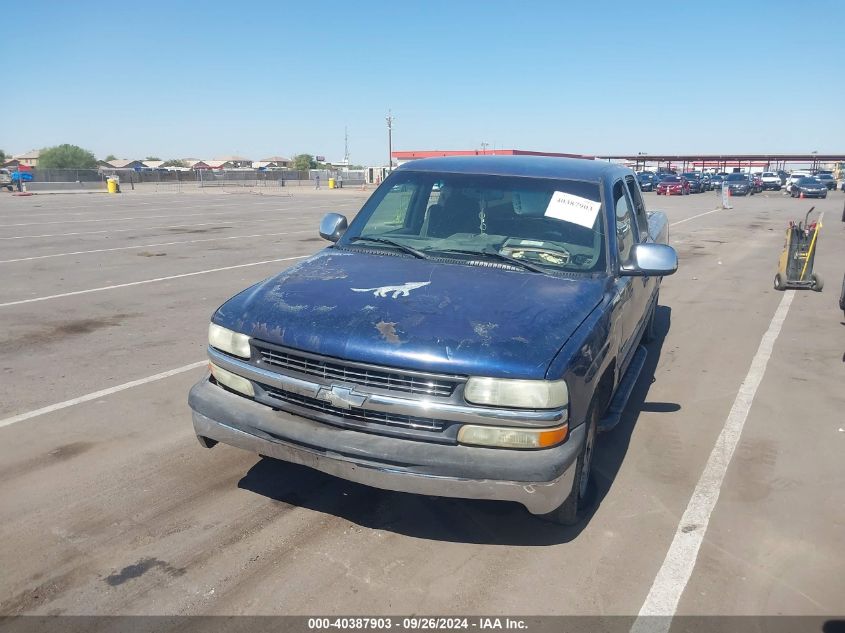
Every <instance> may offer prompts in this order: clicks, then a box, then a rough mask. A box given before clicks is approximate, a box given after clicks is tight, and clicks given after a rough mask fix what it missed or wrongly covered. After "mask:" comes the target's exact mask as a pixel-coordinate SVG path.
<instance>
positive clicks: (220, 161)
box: [200, 160, 229, 167]
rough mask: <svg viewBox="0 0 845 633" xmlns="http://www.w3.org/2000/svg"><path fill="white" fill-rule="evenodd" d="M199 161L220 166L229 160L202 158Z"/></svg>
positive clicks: (212, 165) (211, 165) (210, 165)
mask: <svg viewBox="0 0 845 633" xmlns="http://www.w3.org/2000/svg"><path fill="white" fill-rule="evenodd" d="M200 162H203V163H205V164H206V165H208V166H209V167H222V166H223V165H225V164H226V163H228V162H229V161H228V160H203V161H200Z"/></svg>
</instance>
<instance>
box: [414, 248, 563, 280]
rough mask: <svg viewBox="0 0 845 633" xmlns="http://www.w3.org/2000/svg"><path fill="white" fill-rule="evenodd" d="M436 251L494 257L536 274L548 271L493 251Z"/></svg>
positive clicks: (444, 249) (454, 249) (437, 250)
mask: <svg viewBox="0 0 845 633" xmlns="http://www.w3.org/2000/svg"><path fill="white" fill-rule="evenodd" d="M431 250H435V251H436V252H438V253H457V254H458V255H482V256H484V257H492V258H494V259H499V260H501V261H503V262H508V263H509V264H513V265H514V266H519V267H520V268H524V269H525V270H530V271H531V272H534V273H543V274H544V275H545V274H546V272H547V271H545V270H543V269H542V268H540V267H539V266H535V265H534V264H530V263H528V262H525V261H522V260H521V259H517V258H516V257H511V256H510V255H505V254H504V253H499V252H498V251H491V250H487V249H485V250H482V251H472V250H464V249H460V248H442V249H440V248H438V249H431Z"/></svg>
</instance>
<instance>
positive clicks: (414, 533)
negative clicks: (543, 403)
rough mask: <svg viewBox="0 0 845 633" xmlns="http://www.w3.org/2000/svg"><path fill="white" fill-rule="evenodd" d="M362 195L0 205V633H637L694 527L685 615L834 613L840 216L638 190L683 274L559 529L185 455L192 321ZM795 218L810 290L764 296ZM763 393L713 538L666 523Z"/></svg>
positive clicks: (791, 204)
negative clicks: (171, 630)
mask: <svg viewBox="0 0 845 633" xmlns="http://www.w3.org/2000/svg"><path fill="white" fill-rule="evenodd" d="M365 196H366V194H365V193H364V192H360V191H357V190H355V191H352V190H342V191H328V190H323V191H320V192H314V191H301V192H295V193H294V195H293V196H292V197H287V196H269V195H263V196H262V195H249V194H242V195H237V194H228V195H227V194H188V193H185V194H165V193H161V194H142V193H135V194H131V193H128V194H124V195H120V196H109V195H105V194H90V195H36V196H32V197H28V198H24V197H12V196H11V195H5V194H4V195H2V196H0V278H2V280H3V283H2V285H0V481H2V483H3V485H2V488H0V560H2V561H3V564H2V567H3V573H2V574H0V615H13V614H23V613H34V614H98V615H113V614H329V613H337V614H368V615H372V614H410V613H426V614H626V615H630V614H637V613H638V612H640V610H641V608H642V607H643V605H644V604H645V603H647V601H648V600H650V599H652V598H653V597H654V594H655V592H657V594H658V598H659V592H660V590H661V586H662V584H661V583H665V582H667V580H666V578H667V577H665V576H661V573H662V572H663V571H665V569H666V565H667V564H668V565H669V567H670V568H671V565H672V563H673V561H674V558H673V556H674V555H673V554H671V552H672V551H673V550H672V544H673V539H674V538H675V536H676V533H678V532H679V531H695V530H699V533H700V534H703V542H702V544H701V548H700V551H699V552H698V556H697V559H696V560H695V565H694V568H693V569H692V573H691V575H690V577H689V581H688V582H686V584H685V585H684V586H682V587H681V588H680V589H681V590H682V593H681V598H680V602H679V605H678V613H680V614H771V615H776V614H789V615H807V614H812V615H837V614H841V612H842V611H843V604H845V602H843V596H845V557H844V556H843V529H845V469H843V468H842V464H843V455H845V415H843V411H845V389H843V373H844V372H845V356H843V354H845V322H843V314H842V311H841V310H840V309H839V308H838V297H839V289H840V284H841V280H842V275H843V273H845V258H843V253H845V223H843V222H841V221H840V216H841V214H842V208H843V203H844V202H845V195H843V194H841V193H840V192H835V193H832V194H831V195H830V196H829V197H828V198H827V199H826V200H818V201H808V200H798V199H789V198H786V197H784V196H782V195H781V194H780V193H774V192H773V193H766V194H760V195H756V196H753V197H750V198H735V199H733V204H734V207H735V208H734V209H733V210H715V207H716V205H717V204H718V196H717V195H715V194H714V193H704V194H699V195H691V196H684V197H670V198H665V197H662V196H661V197H659V198H658V197H656V196H655V195H654V194H645V196H646V201H647V203H648V204H649V206H650V208H661V209H664V210H666V211H667V213H668V215H669V219H670V222H671V229H670V239H671V241H672V243H673V244H674V245H675V246H676V248H677V250H678V253H679V256H680V261H681V268H680V270H679V272H678V273H677V274H676V275H675V276H673V277H670V278H667V279H666V280H665V281H664V285H663V289H662V291H661V306H662V307H661V308H660V311H659V313H658V319H659V326H660V336H659V337H658V339H657V340H656V341H655V342H654V343H652V344H650V346H649V352H650V355H649V361H648V364H647V367H646V370H645V371H644V374H643V376H641V379H640V382H639V384H638V386H637V388H636V391H635V394H634V396H633V398H632V402H631V403H630V405H629V407H628V410H627V412H626V415H625V419H624V420H623V422H622V423H621V424H620V426H619V427H617V429H615V430H614V431H613V432H612V433H610V434H607V435H604V436H602V437H601V439H600V446H599V449H598V450H599V452H598V454H597V460H598V461H597V464H596V466H595V470H596V471H597V491H596V502H595V507H594V508H593V511H592V512H591V515H590V516H589V518H588V520H587V521H586V522H585V524H584V525H582V526H579V527H578V528H574V529H568V528H561V527H557V526H553V525H549V524H546V523H542V522H539V521H538V520H537V519H535V518H532V517H531V516H530V515H528V514H527V513H526V512H525V511H524V510H523V509H522V508H521V507H519V506H516V505H511V504H506V503H493V502H480V501H460V500H451V499H436V498H428V497H416V496H411V495H404V494H399V493H391V492H382V491H378V490H374V489H369V488H366V487H363V486H360V485H356V484H352V483H347V482H344V481H339V480H336V479H332V478H331V477H328V476H324V475H322V474H319V473H316V472H313V471H309V470H307V469H305V468H302V467H295V466H291V465H287V464H283V463H278V462H273V461H270V460H266V459H262V458H260V457H259V456H258V455H252V454H248V453H246V452H242V451H239V450H238V449H235V448H231V447H228V446H218V447H216V448H215V449H213V450H211V451H208V450H205V449H202V448H201V447H200V446H199V444H198V442H197V441H196V438H195V437H194V434H193V429H192V426H191V417H190V411H189V409H188V406H187V403H186V398H187V392H188V389H189V388H190V386H191V385H192V384H193V383H194V382H195V381H197V380H198V379H199V378H200V377H201V376H202V375H203V372H204V371H205V369H204V362H203V359H204V355H205V347H206V331H207V325H208V319H209V316H210V315H211V313H212V312H213V310H214V309H215V308H216V307H217V306H218V305H219V304H221V303H222V302H223V301H224V300H226V299H227V298H228V297H230V296H231V295H233V294H234V293H236V292H237V291H239V290H241V289H243V288H244V287H246V286H248V285H250V284H251V283H253V282H255V281H257V280H260V279H262V278H264V277H267V276H269V275H271V274H273V273H275V272H276V271H278V270H281V269H284V268H286V267H288V266H290V265H293V264H295V263H296V262H298V261H300V259H301V258H303V257H306V256H308V255H310V254H312V253H314V252H316V251H317V250H319V249H321V248H323V246H324V245H325V242H323V241H322V240H320V238H319V237H318V236H317V224H318V222H319V219H320V217H321V216H322V215H323V214H324V213H326V212H328V211H339V212H342V213H346V214H347V215H349V216H351V215H354V213H355V212H356V211H357V209H359V208H360V205H361V203H362V201H363V199H364V197H365ZM813 204H814V205H815V206H816V209H818V210H824V211H825V213H826V215H825V227H824V229H823V230H822V234H821V238H820V242H819V251H818V256H817V259H816V270H817V271H819V272H820V273H821V275H823V277H824V278H825V280H826V282H827V285H826V288H825V289H824V291H823V292H821V293H816V292H811V291H797V292H795V291H789V292H788V293H787V294H785V293H780V292H776V291H775V290H773V289H772V278H773V277H774V274H775V272H776V267H777V260H778V255H779V252H780V250H781V247H782V244H783V230H784V229H785V227H786V224H787V221H788V220H789V219H793V218H799V217H803V215H804V213H806V211H807V209H808V208H809V207H810V206H811V205H813ZM787 296H789V299H788V300H787V299H786V297H787ZM784 302H785V303H784ZM777 315H780V317H783V322H782V327H781V328H780V330H779V332H777V333H776V334H775V338H774V339H766V340H768V341H769V342H770V343H772V344H771V346H770V348H769V350H768V351H770V358H767V360H768V363H767V364H764V365H763V367H762V368H761V367H760V366H759V364H758V363H757V362H756V360H755V362H752V360H753V359H758V358H759V357H760V354H759V349H761V341H763V342H764V343H765V340H764V339H765V336H766V333H767V332H770V331H771V325H772V323H773V318H775V317H776V316H777ZM764 351H766V350H764ZM763 369H764V370H765V371H764V372H763V371H762V370H763ZM754 376H756V378H757V379H760V382H759V387H758V388H757V389H756V396H755V397H754V398H753V401H749V402H745V405H746V407H745V408H746V409H747V417H746V418H744V419H743V420H742V422H743V425H742V426H741V430H742V433H741V436H740V437H739V439H738V444H737V445H736V450H735V452H734V453H733V455H732V458H731V456H730V455H728V456H727V459H728V461H729V465H728V466H727V473H726V476H725V478H724V481H723V482H721V483H720V487H719V491H720V492H719V496H718V501H717V503H716V505H715V508H714V509H713V511H712V514H709V515H708V517H707V519H708V520H709V523H707V522H705V523H704V524H701V523H697V524H691V525H686V524H684V525H682V524H681V523H682V520H683V517H684V516H685V510H687V508H688V505H689V504H690V500H691V497H692V496H693V491H694V490H696V486H697V484H698V483H699V482H700V479H701V477H702V473H703V472H704V471H705V468H706V465H707V464H708V463H709V462H708V458H709V457H710V456H711V452H713V449H714V446H715V445H716V444H717V441H720V440H719V438H720V433H721V432H722V430H723V428H725V426H726V421H728V420H730V419H734V417H735V416H734V413H733V412H734V411H735V409H736V406H735V404H736V402H738V401H739V400H741V399H742V398H741V396H742V394H743V393H744V391H743V389H746V387H747V385H748V380H749V378H750V377H751V378H753V377H754ZM744 385H745V386H744ZM738 394H739V396H740V398H739V399H738ZM53 405H61V406H59V407H53ZM748 405H750V408H748ZM717 452H718V451H717ZM21 552H26V556H19V553H21ZM667 553H669V555H668V556H667ZM671 577H672V576H671V574H670V576H668V578H669V579H670V580H671ZM650 596H651V598H650Z"/></svg>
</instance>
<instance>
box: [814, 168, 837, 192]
mask: <svg viewBox="0 0 845 633" xmlns="http://www.w3.org/2000/svg"><path fill="white" fill-rule="evenodd" d="M816 180H818V181H819V182H821V183H822V184H823V185H825V186H826V187H827V188H828V190H829V191H836V178H834V177H833V174H832V173H830V172H819V173H818V174H817V175H816Z"/></svg>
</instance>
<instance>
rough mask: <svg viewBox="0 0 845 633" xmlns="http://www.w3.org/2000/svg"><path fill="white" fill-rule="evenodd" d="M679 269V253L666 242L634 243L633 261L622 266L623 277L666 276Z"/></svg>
mask: <svg viewBox="0 0 845 633" xmlns="http://www.w3.org/2000/svg"><path fill="white" fill-rule="evenodd" d="M677 270H678V254H677V253H676V252H675V249H674V248H672V247H671V246H668V245H666V244H634V249H633V252H632V253H631V263H630V264H627V265H625V266H623V267H622V269H621V270H620V271H619V274H620V275H622V276H623V277H664V276H666V275H672V274H674V273H675V271H677Z"/></svg>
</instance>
